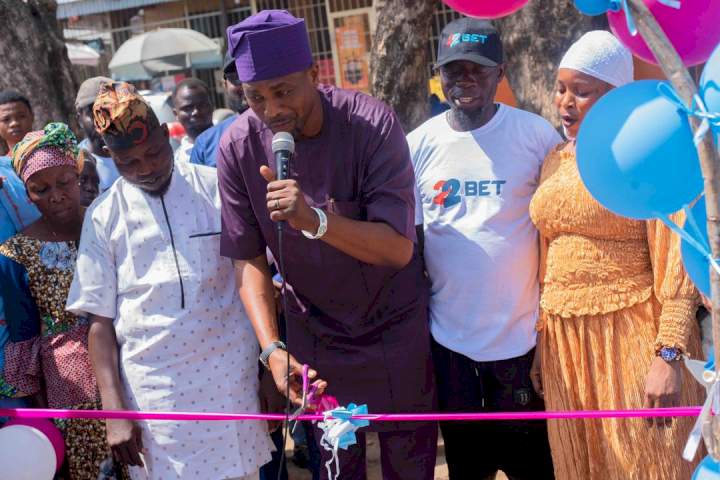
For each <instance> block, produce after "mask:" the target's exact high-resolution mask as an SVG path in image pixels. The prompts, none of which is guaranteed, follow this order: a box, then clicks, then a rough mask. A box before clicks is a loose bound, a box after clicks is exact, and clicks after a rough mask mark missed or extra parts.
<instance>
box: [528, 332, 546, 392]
mask: <svg viewBox="0 0 720 480" xmlns="http://www.w3.org/2000/svg"><path fill="white" fill-rule="evenodd" d="M541 348H542V347H541V346H540V342H538V344H537V347H535V356H534V357H533V363H532V366H531V367H530V381H531V382H532V385H533V389H535V393H537V394H538V396H539V397H540V398H544V397H545V391H544V390H543V384H542V353H541Z"/></svg>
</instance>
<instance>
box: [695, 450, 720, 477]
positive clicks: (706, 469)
mask: <svg viewBox="0 0 720 480" xmlns="http://www.w3.org/2000/svg"><path fill="white" fill-rule="evenodd" d="M692 480H720V463H718V462H716V461H715V460H713V458H712V457H711V456H710V455H708V456H707V457H705V458H703V461H702V462H700V465H698V467H697V468H696V469H695V473H693V476H692Z"/></svg>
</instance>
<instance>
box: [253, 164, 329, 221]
mask: <svg viewBox="0 0 720 480" xmlns="http://www.w3.org/2000/svg"><path fill="white" fill-rule="evenodd" d="M260 175H262V176H263V178H264V179H265V180H267V182H268V186H267V191H268V193H267V196H266V200H267V209H268V211H269V212H270V219H271V220H272V221H273V222H281V221H287V222H288V223H289V224H290V226H291V227H292V228H294V229H295V230H306V231H308V232H312V233H315V232H317V230H318V227H319V226H320V220H319V219H318V216H317V214H316V213H315V212H314V211H313V209H312V208H310V206H309V205H308V204H307V202H306V201H305V196H304V195H303V192H302V190H300V185H299V184H298V182H297V180H276V176H275V172H273V171H272V170H271V169H270V168H269V167H266V166H265V165H263V166H262V167H260Z"/></svg>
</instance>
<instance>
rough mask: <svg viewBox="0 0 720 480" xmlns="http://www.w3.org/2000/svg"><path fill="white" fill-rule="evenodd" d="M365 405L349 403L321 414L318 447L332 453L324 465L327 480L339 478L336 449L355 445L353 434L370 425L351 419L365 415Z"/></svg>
mask: <svg viewBox="0 0 720 480" xmlns="http://www.w3.org/2000/svg"><path fill="white" fill-rule="evenodd" d="M367 414H368V408H367V405H360V406H358V405H355V404H354V403H351V404H349V405H348V406H347V408H345V407H337V408H335V409H333V410H327V411H325V412H323V417H324V419H323V421H321V422H319V423H318V427H319V428H320V429H321V430H322V431H323V435H322V438H321V439H320V445H322V447H323V448H324V449H325V450H327V451H329V452H332V458H331V459H330V460H328V461H327V463H325V468H326V469H327V471H328V478H332V479H334V480H337V478H338V477H339V476H340V460H339V459H338V449H340V448H342V449H343V450H347V449H348V448H349V447H350V446H352V445H355V444H356V443H357V436H356V435H355V432H356V431H357V430H358V429H359V428H362V427H367V426H368V425H370V422H369V421H368V420H361V419H356V418H353V417H354V416H357V415H367ZM333 464H335V474H334V475H333V473H332V466H333Z"/></svg>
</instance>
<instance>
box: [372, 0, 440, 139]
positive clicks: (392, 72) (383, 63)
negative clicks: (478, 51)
mask: <svg viewBox="0 0 720 480" xmlns="http://www.w3.org/2000/svg"><path fill="white" fill-rule="evenodd" d="M437 1H438V0H386V1H385V2H384V5H380V6H378V10H377V19H378V22H377V27H376V30H375V38H374V41H373V42H372V52H371V55H370V71H371V85H372V86H371V90H372V94H373V95H374V96H375V97H377V98H379V99H380V100H382V101H384V102H385V103H387V104H388V105H390V106H392V107H393V109H395V112H396V113H397V115H398V118H399V119H400V123H401V124H402V126H403V128H404V129H405V131H406V132H410V131H412V130H413V129H415V127H417V126H418V125H420V124H421V123H422V122H424V121H425V120H427V118H428V111H429V102H428V80H429V77H428V76H429V72H428V68H427V65H428V63H429V61H430V59H429V58H428V52H427V38H428V34H429V32H430V25H431V21H432V19H433V13H434V7H435V3H436V2H437Z"/></svg>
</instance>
